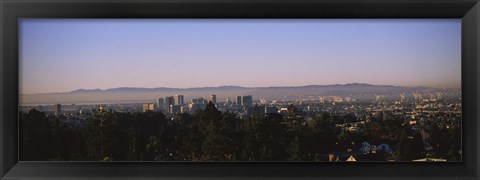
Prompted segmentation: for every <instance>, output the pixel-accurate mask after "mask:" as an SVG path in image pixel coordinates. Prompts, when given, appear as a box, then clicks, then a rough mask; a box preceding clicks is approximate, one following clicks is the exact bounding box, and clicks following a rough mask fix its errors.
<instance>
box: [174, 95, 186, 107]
mask: <svg viewBox="0 0 480 180" xmlns="http://www.w3.org/2000/svg"><path fill="white" fill-rule="evenodd" d="M183 104H184V99H183V95H179V94H175V105H177V106H183Z"/></svg>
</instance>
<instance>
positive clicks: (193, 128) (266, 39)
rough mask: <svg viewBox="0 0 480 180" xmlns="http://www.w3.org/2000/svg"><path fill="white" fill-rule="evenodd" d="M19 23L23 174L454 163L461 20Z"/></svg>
mask: <svg viewBox="0 0 480 180" xmlns="http://www.w3.org/2000/svg"><path fill="white" fill-rule="evenodd" d="M19 22H20V76H19V78H20V81H19V90H20V92H19V104H20V107H19V112H20V121H21V126H22V127H25V129H29V130H28V131H26V130H23V132H24V133H26V134H22V135H23V136H22V137H23V139H25V141H23V143H22V142H21V144H23V145H21V147H30V148H24V152H23V156H22V157H23V158H21V159H23V160H55V161H56V160H74V161H102V160H103V161H111V160H113V161H140V160H141V161H171V160H173V161H460V160H461V148H460V147H461V146H460V142H461V139H460V138H461V137H460V135H459V132H460V124H461V54H460V53H461V50H460V49H461V41H460V30H461V28H460V20H457V19H450V20H436V19H415V20H401V19H382V20H380V19H375V20H374V19H364V20H348V19H342V20H339V19H335V20H333V19H317V20H305V19H304V20H266V19H258V20H245V19H236V20H219V19H209V20H193V19H175V20H173V19H162V20H160V19H148V20H147V19H137V20H106V19H103V20H102V19H76V20H72V19H57V20H51V19H22V20H20V21H19ZM39 119H43V121H38V120H39ZM29 121H32V122H37V123H40V124H42V123H43V125H44V126H45V127H50V128H53V129H57V130H44V131H45V132H47V131H48V133H46V134H49V136H48V137H47V136H45V137H43V138H45V139H49V138H52V137H57V136H65V137H71V139H72V140H71V141H67V140H66V139H62V138H60V139H57V140H56V141H55V142H50V143H53V144H57V145H55V146H62V147H59V148H58V150H53V151H54V152H55V151H58V152H57V153H54V152H52V153H51V154H48V155H41V156H40V155H37V156H40V157H37V156H35V155H33V154H37V153H39V152H36V151H35V152H33V151H31V150H27V149H31V148H35V147H43V146H44V145H45V144H35V143H33V142H31V141H32V140H31V138H32V137H31V136H36V134H35V133H34V132H32V130H31V129H32V128H34V127H33V125H32V123H28V122H29ZM97 122H98V124H97ZM104 123H110V125H109V126H108V128H107V129H104ZM142 123H144V124H142ZM30 126H31V127H30ZM143 126H145V127H157V128H158V129H155V128H154V129H150V130H145V129H142V127H143ZM269 127H271V128H269ZM217 128H218V131H217V130H214V129H217ZM46 129H48V128H46ZM58 129H60V130H58ZM144 130H145V131H144ZM37 131H38V132H37V134H40V133H42V130H37ZM27 132H28V133H27ZM59 133H60V134H59ZM61 133H64V134H61ZM108 133H110V135H111V136H108V135H106V134H108ZM195 133H198V134H195ZM95 134H97V135H95ZM98 134H101V135H102V138H100V139H98V137H99V136H98ZM103 136H105V137H103ZM107 136H108V137H107ZM192 136H195V138H200V139H195V138H193V137H192ZM447 136H448V139H447V140H446V142H440V139H442V138H443V139H445V138H446V137H447ZM113 137H116V138H113ZM272 137H278V139H276V140H275V139H269V138H272ZM38 138H40V137H38ZM109 138H110V139H109ZM111 138H113V139H111ZM192 138H193V139H192ZM292 138H293V139H292ZM28 139H30V140H28ZM39 141H42V140H39ZM194 141H198V142H195V143H194ZM217 141H218V142H217ZM42 142H43V141H42ZM131 142H136V143H134V144H129V143H131ZM109 143H110V144H109ZM217 143H220V144H223V145H228V146H229V147H224V148H221V147H219V146H220V145H219V144H217ZM112 147H115V148H113V149H112ZM258 148H260V150H258ZM262 148H263V149H262ZM118 149H120V150H118ZM255 149H256V150H255ZM44 150H45V151H52V149H48V148H46V149H44ZM96 150H98V152H97V151H96Z"/></svg>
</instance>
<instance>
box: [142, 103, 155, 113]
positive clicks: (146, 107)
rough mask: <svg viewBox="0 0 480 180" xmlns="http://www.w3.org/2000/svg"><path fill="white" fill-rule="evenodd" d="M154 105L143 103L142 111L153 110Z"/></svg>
mask: <svg viewBox="0 0 480 180" xmlns="http://www.w3.org/2000/svg"><path fill="white" fill-rule="evenodd" d="M154 110H155V105H154V104H153V103H148V104H143V112H147V111H154Z"/></svg>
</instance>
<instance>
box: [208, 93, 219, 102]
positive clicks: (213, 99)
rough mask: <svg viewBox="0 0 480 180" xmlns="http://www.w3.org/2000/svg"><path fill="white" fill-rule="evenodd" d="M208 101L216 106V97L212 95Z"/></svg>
mask: <svg viewBox="0 0 480 180" xmlns="http://www.w3.org/2000/svg"><path fill="white" fill-rule="evenodd" d="M208 101H212V103H213V104H217V95H215V94H212V95H211V96H210V97H209V98H208Z"/></svg>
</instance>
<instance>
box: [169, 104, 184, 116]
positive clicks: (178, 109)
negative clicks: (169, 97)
mask: <svg viewBox="0 0 480 180" xmlns="http://www.w3.org/2000/svg"><path fill="white" fill-rule="evenodd" d="M181 111H182V106H178V105H170V112H169V113H170V114H177V113H180V112H181Z"/></svg>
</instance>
